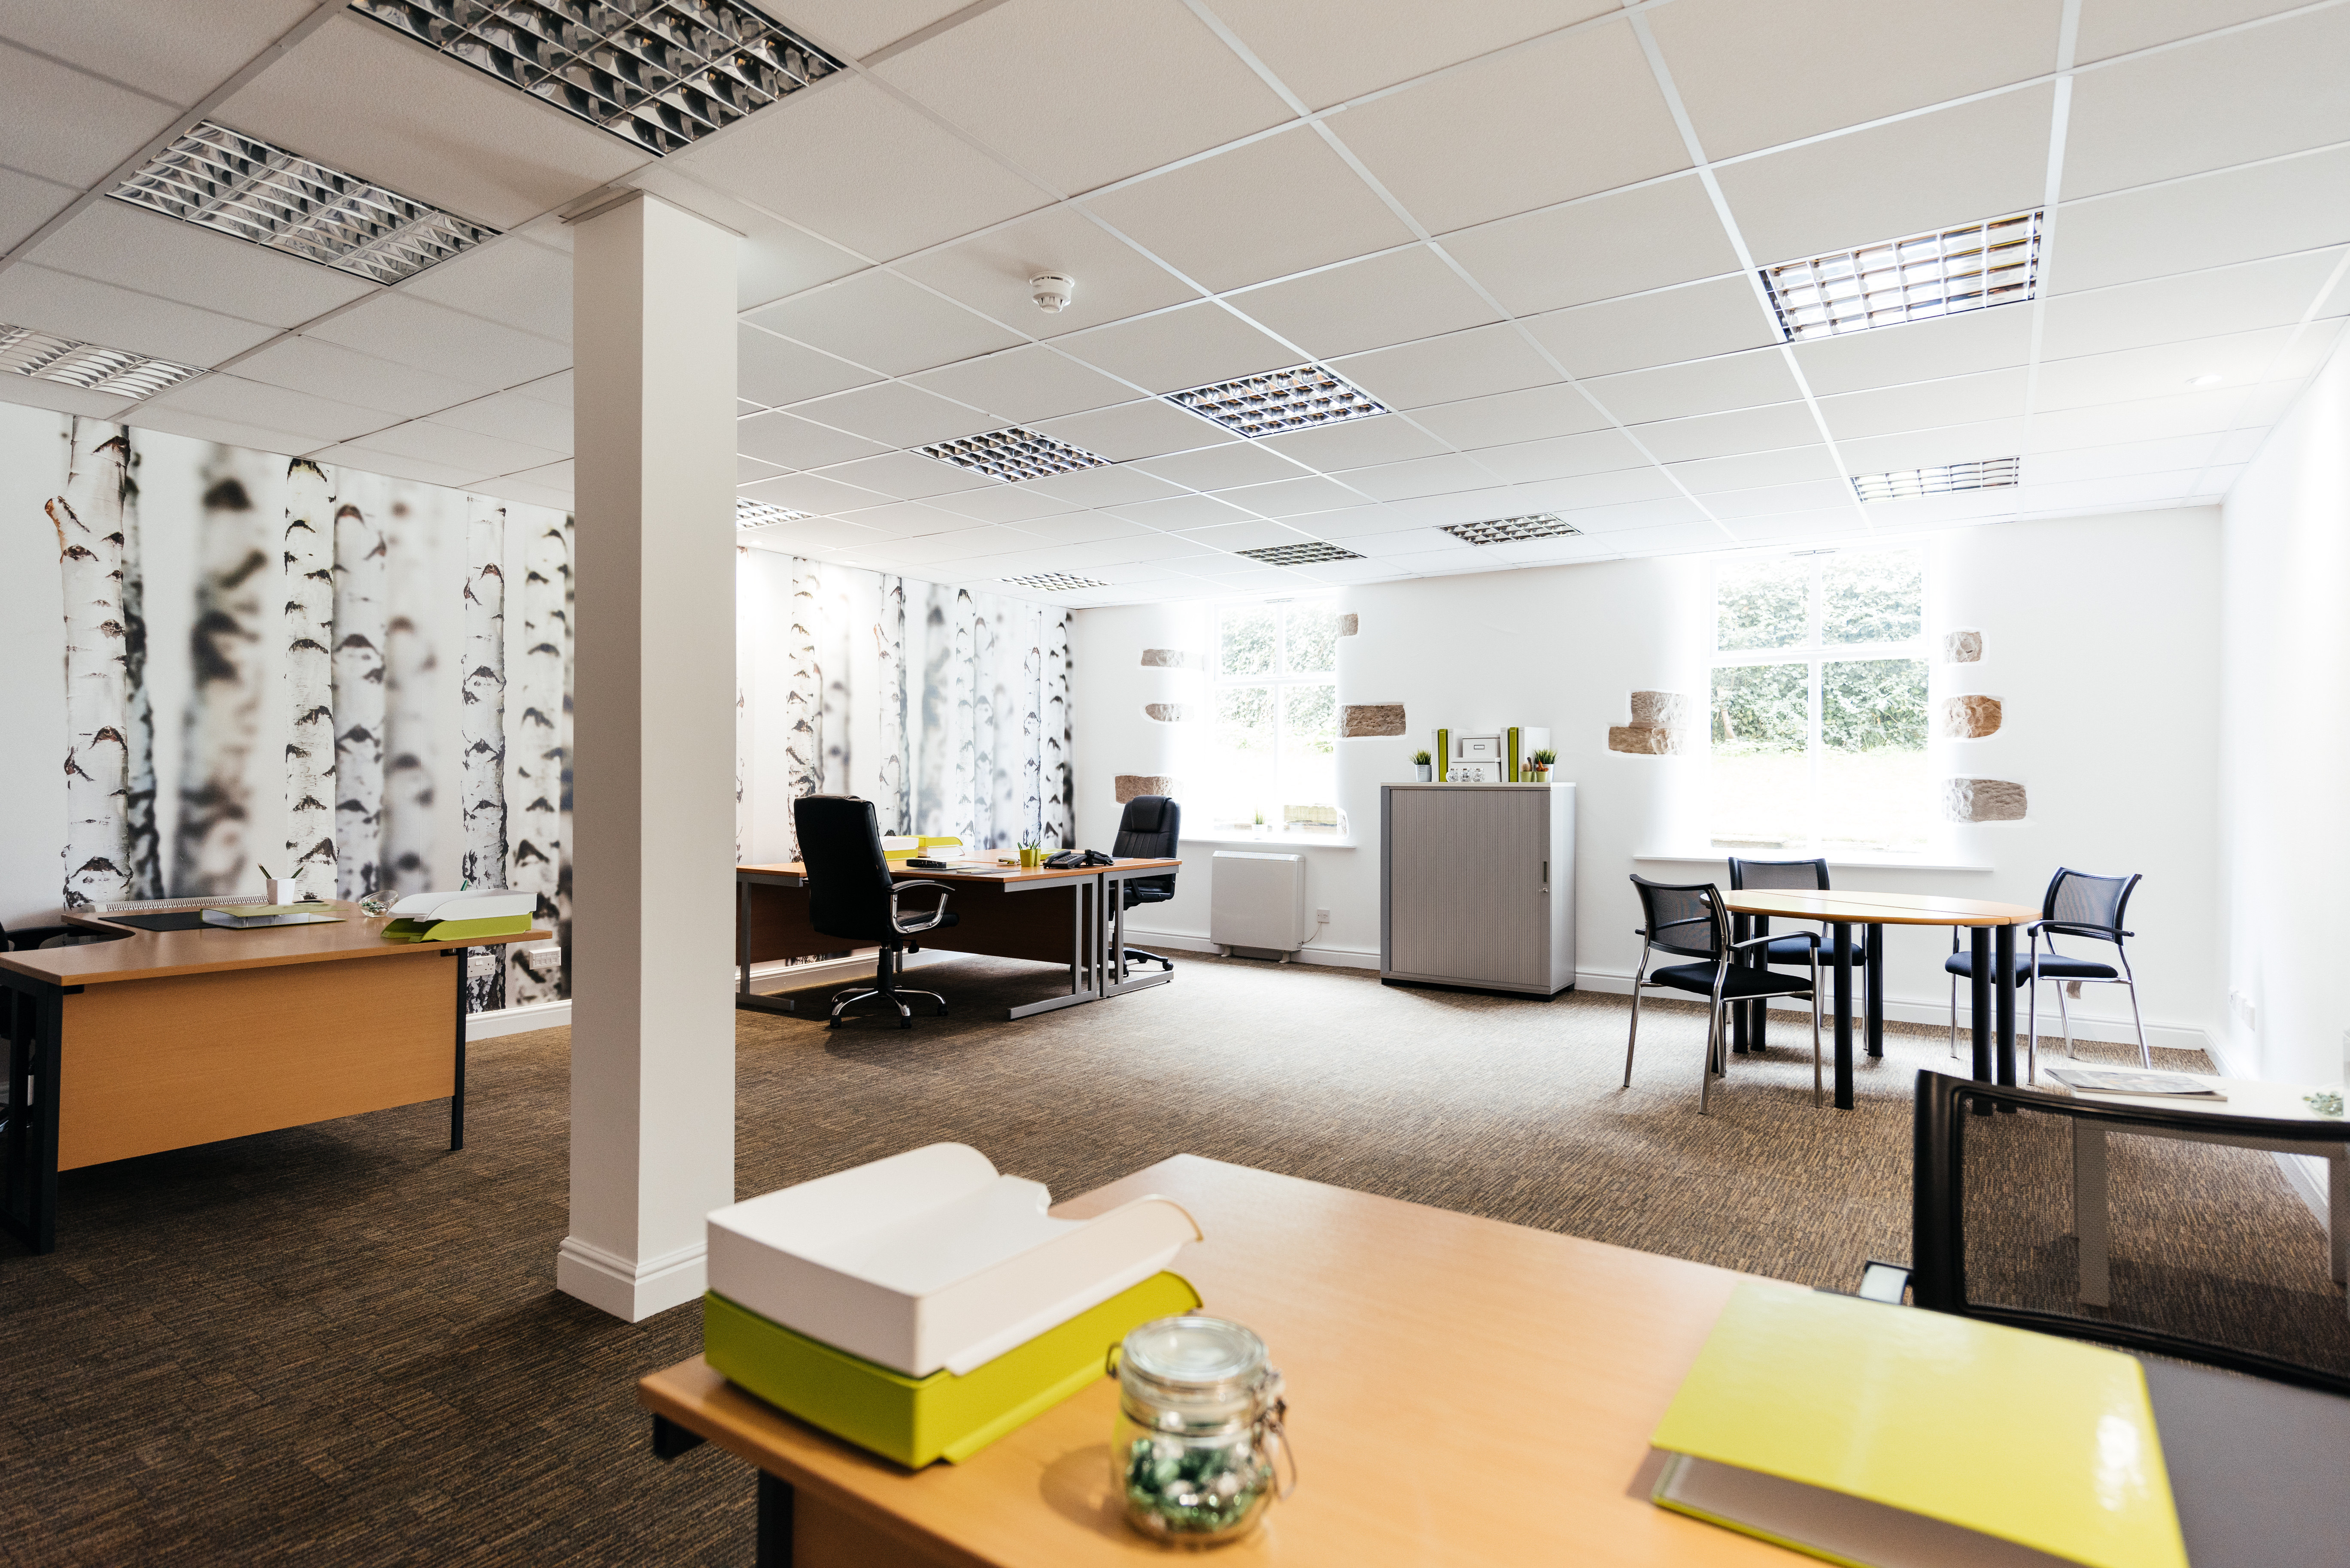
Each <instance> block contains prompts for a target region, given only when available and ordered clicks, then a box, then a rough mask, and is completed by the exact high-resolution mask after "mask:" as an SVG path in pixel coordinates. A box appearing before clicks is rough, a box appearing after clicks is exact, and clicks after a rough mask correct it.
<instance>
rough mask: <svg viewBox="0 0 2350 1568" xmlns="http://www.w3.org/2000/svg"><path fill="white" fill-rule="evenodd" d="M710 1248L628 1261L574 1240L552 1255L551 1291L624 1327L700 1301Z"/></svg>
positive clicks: (702, 1245)
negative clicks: (575, 1298) (638, 1260)
mask: <svg viewBox="0 0 2350 1568" xmlns="http://www.w3.org/2000/svg"><path fill="white" fill-rule="evenodd" d="M709 1262H710V1247H709V1243H708V1242H706V1241H696V1242H695V1243H694V1244H693V1245H692V1246H691V1247H681V1248H679V1249H678V1250H677V1251H674V1252H671V1253H669V1254H668V1255H666V1256H664V1257H659V1258H648V1259H646V1260H644V1261H643V1262H631V1261H630V1260H629V1259H627V1258H623V1257H620V1256H619V1255H618V1254H616V1253H612V1252H608V1251H604V1249H603V1248H601V1247H598V1246H596V1245H594V1244H593V1243H591V1242H587V1241H581V1240H580V1239H579V1238H578V1237H577V1236H566V1237H565V1238H564V1239H563V1245H562V1247H561V1248H560V1249H559V1250H558V1251H556V1254H555V1288H556V1290H558V1291H561V1292H562V1293H564V1294H565V1295H567V1296H575V1297H577V1298H578V1299H579V1300H580V1301H583V1302H586V1303H587V1304H588V1305H589V1306H592V1307H595V1308H597V1309H598V1310H599V1311H602V1312H608V1313H610V1314H612V1315H613V1316H614V1317H617V1318H619V1319H620V1320H621V1321H622V1322H624V1323H642V1322H644V1321H645V1319H647V1318H649V1317H650V1316H652V1315H653V1314H655V1313H663V1312H667V1311H669V1309H670V1308H671V1307H676V1306H683V1305H685V1304H686V1303H689V1302H695V1301H699V1300H701V1299H702V1292H703V1291H704V1290H706V1289H707V1288H708V1287H709V1274H710V1271H709Z"/></svg>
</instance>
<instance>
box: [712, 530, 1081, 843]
mask: <svg viewBox="0 0 2350 1568" xmlns="http://www.w3.org/2000/svg"><path fill="white" fill-rule="evenodd" d="M736 559H737V562H738V564H739V567H740V570H739V574H738V578H737V622H736V624H737V626H738V628H740V636H741V650H740V651H741V664H742V688H741V691H740V693H739V712H740V715H741V729H740V737H739V739H740V748H739V749H740V752H741V756H740V759H739V763H738V774H737V792H736V793H737V797H738V799H739V800H740V801H741V803H742V807H741V813H742V815H741V818H740V820H739V821H738V824H737V827H738V832H737V835H736V837H737V842H738V843H739V845H740V846H741V854H742V856H743V858H744V859H745V860H747V861H754V862H765V861H777V860H788V859H792V858H794V857H796V855H797V854H798V846H797V844H796V842H795V839H794V837H793V835H792V825H791V803H792V801H793V799H794V798H795V797H796V796H799V795H803V794H855V795H862V796H864V797H865V798H866V799H868V800H870V801H871V802H872V803H873V807H874V810H875V812H876V814H877V815H879V817H880V819H881V830H882V831H883V832H884V833H899V832H902V833H926V834H941V835H946V834H951V835H953V836H957V837H960V838H962V840H963V841H964V843H966V844H968V845H970V846H972V848H974V849H978V848H991V849H993V848H1004V847H1008V846H1013V845H1016V844H1018V843H1019V842H1021V841H1022V840H1023V839H1033V840H1036V841H1039V842H1042V843H1044V844H1047V845H1050V846H1054V847H1055V848H1058V847H1061V846H1066V844H1067V843H1068V839H1069V800H1070V787H1069V784H1070V779H1069V752H1070V748H1069V639H1068V616H1067V612H1066V611H1064V610H1061V609H1058V608H1055V607H1050V606H1045V605H1037V604H1033V603H1030V602H1028V601H1026V600H1024V599H1014V598H1007V597H1002V596H1000V595H995V594H986V593H973V592H972V591H971V590H969V589H967V588H951V587H941V586H939V585H937V584H934V583H924V582H920V581H914V580H910V579H908V578H905V577H899V576H889V575H888V574H885V573H879V572H868V571H861V570H858V569H857V568H855V567H850V566H835V565H831V564H828V563H826V562H820V561H809V560H804V559H801V558H799V557H797V556H780V555H775V554H774V553H771V552H767V551H759V550H749V549H745V550H743V551H741V552H739V554H738V555H737V557H736Z"/></svg>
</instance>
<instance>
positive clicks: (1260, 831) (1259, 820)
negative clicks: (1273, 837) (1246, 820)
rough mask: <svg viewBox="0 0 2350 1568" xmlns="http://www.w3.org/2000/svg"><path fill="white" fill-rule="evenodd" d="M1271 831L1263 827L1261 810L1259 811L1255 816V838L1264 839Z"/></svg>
mask: <svg viewBox="0 0 2350 1568" xmlns="http://www.w3.org/2000/svg"><path fill="white" fill-rule="evenodd" d="M1272 831H1273V830H1272V829H1271V828H1269V827H1267V826H1265V825H1264V813H1263V810H1259V811H1258V812H1257V814H1256V836H1258V837H1259V838H1263V837H1264V836H1266V835H1267V834H1269V833H1271V832H1272Z"/></svg>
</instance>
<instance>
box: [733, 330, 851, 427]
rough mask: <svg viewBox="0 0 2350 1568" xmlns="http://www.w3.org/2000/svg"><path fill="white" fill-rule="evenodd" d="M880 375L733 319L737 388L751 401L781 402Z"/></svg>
mask: <svg viewBox="0 0 2350 1568" xmlns="http://www.w3.org/2000/svg"><path fill="white" fill-rule="evenodd" d="M879 379H881V377H880V375H879V372H878V371H873V370H868V369H865V368H864V367H863V366H861V365H852V364H850V363H849V362H848V361H847V360H846V359H843V358H838V357H837V356H836V355H831V354H825V353H820V352H818V351H817V350H816V349H814V348H809V347H807V346H806V344H804V343H794V342H792V341H791V340H790V339H788V338H785V337H776V336H775V334H774V333H772V332H768V331H765V330H764V329H762V328H760V327H754V326H752V325H751V324H750V323H749V322H747V321H744V322H737V323H736V324H735V327H734V389H735V390H736V391H737V392H739V393H740V394H741V395H742V396H743V397H745V398H748V399H750V400H752V401H753V402H755V403H763V404H764V405H766V406H767V407H768V408H780V407H782V406H784V405H785V404H786V403H796V402H799V401H801V400H804V399H807V398H821V397H824V396H826V395H827V394H829V393H832V392H845V391H847V389H849V388H851V387H862V386H866V385H868V384H869V383H871V382H874V381H878V380H879Z"/></svg>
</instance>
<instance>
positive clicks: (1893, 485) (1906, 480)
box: [1852, 457, 2023, 501]
mask: <svg viewBox="0 0 2350 1568" xmlns="http://www.w3.org/2000/svg"><path fill="white" fill-rule="evenodd" d="M2022 465H2023V460H2022V458H2020V457H1991V458H1985V459H1983V460H1982V461H1981V462H1946V463H1943V464H1941V465H1940V466H1939V467H1937V468H1905V469H1902V470H1900V471H1899V472H1894V473H1856V474H1854V475H1853V476H1852V487H1853V489H1854V490H1856V491H1857V492H1859V493H1860V498H1861V499H1862V500H1863V501H1900V500H1905V499H1907V498H1908V497H1910V496H1913V495H1948V494H1950V493H1953V492H1955V491H1960V490H1999V489H2003V488H2004V487H2006V486H2008V485H2011V484H2013V483H2016V482H2017V476H2018V473H2019V472H2020V471H2021V469H2022Z"/></svg>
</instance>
